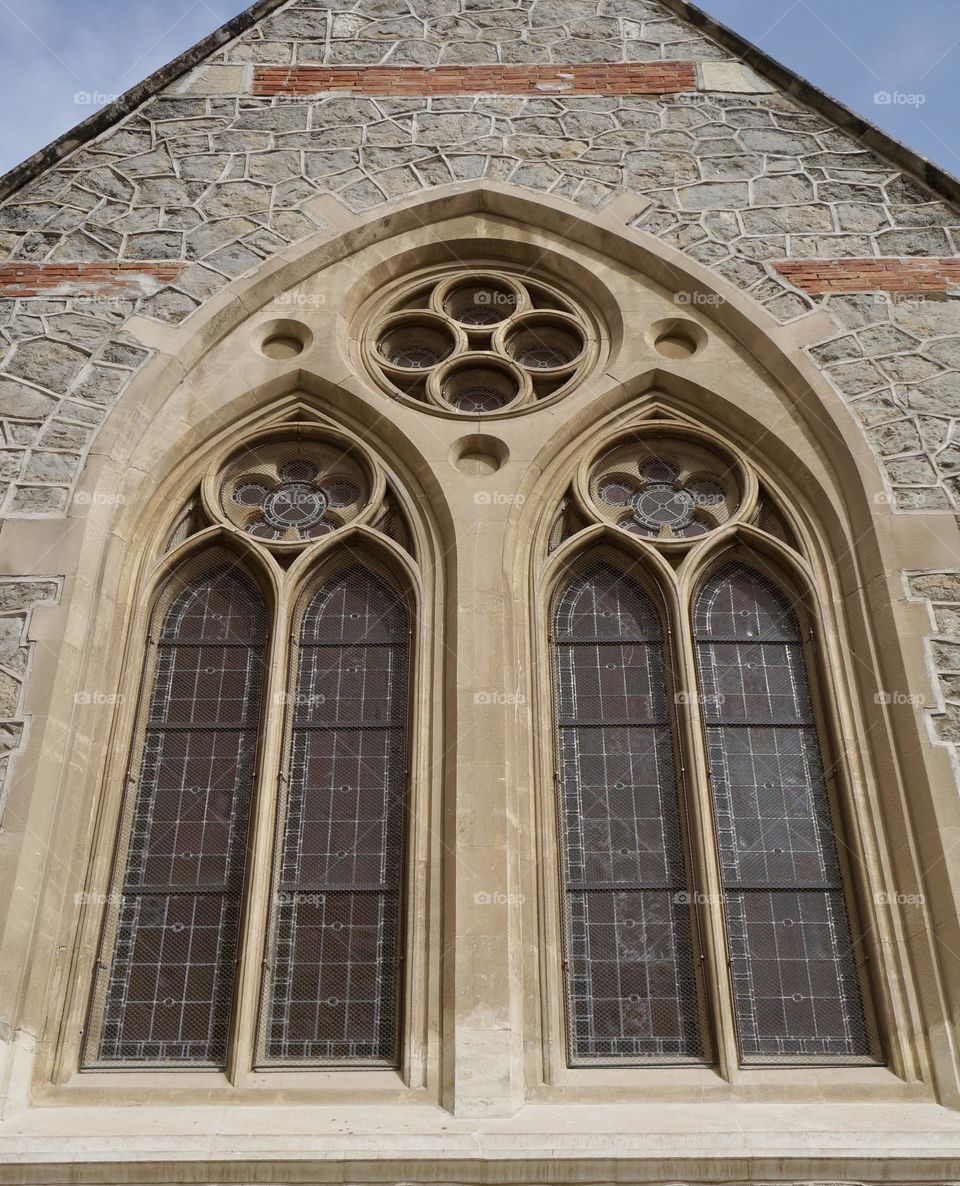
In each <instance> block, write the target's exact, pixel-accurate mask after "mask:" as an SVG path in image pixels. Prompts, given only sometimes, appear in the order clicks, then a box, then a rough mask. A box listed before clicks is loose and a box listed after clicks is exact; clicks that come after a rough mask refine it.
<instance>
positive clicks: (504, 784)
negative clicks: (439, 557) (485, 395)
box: [443, 467, 523, 1116]
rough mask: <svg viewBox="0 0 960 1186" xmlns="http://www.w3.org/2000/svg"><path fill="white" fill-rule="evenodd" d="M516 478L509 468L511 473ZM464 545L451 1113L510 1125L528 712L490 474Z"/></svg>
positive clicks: (455, 659) (451, 867) (453, 853)
mask: <svg viewBox="0 0 960 1186" xmlns="http://www.w3.org/2000/svg"><path fill="white" fill-rule="evenodd" d="M508 468H509V467H508ZM451 476H452V477H453V481H452V482H451V484H450V486H449V488H448V491H447V493H448V497H449V500H450V507H451V510H452V511H453V514H454V520H455V530H456V533H457V534H456V538H457V556H456V574H455V595H454V596H453V597H452V598H451V612H450V615H449V619H448V638H449V640H450V642H449V646H450V657H451V661H452V663H453V665H454V669H455V672H456V680H455V724H454V726H453V729H452V736H451V743H450V745H451V748H450V752H449V754H448V758H447V762H448V766H447V773H448V778H447V780H446V804H447V807H446V836H445V840H446V855H445V870H446V875H445V896H444V897H445V912H444V913H445V926H444V932H445V944H444V953H443V959H444V984H445V994H444V995H445V1019H444V1037H445V1041H444V1075H443V1083H444V1103H445V1105H446V1106H447V1107H448V1108H449V1109H450V1110H451V1111H452V1112H453V1113H454V1114H455V1115H457V1116H503V1115H510V1114H512V1113H513V1112H515V1111H516V1110H517V1109H518V1108H519V1107H521V1106H522V1103H523V1081H522V1073H523V1070H522V1068H523V1062H522V1034H521V1031H520V1018H521V1015H522V1011H521V1007H520V998H521V993H522V977H521V974H522V967H521V953H520V918H519V912H520V907H521V900H520V895H519V892H518V888H519V887H518V885H517V884H516V877H515V872H514V869H513V867H512V866H513V862H512V861H511V854H512V853H513V852H515V849H516V837H515V826H516V811H515V809H514V808H513V806H512V805H513V799H514V797H515V795H516V793H517V788H516V787H515V786H514V785H512V780H511V779H510V777H509V774H510V771H509V763H508V753H509V746H510V737H511V735H512V734H511V731H512V730H516V728H517V727H518V722H517V720H516V714H517V712H518V711H520V708H519V706H518V703H517V699H518V698H517V696H516V695H511V693H510V692H509V690H508V689H509V688H510V686H511V682H512V683H513V686H516V682H517V677H516V675H515V674H513V673H511V672H510V671H509V670H508V656H509V654H510V647H509V646H508V639H509V636H510V633H511V632H510V620H509V615H510V599H509V593H508V586H507V579H506V574H505V571H504V539H505V534H506V529H507V521H508V517H509V509H510V505H511V504H512V499H506V500H505V499H504V494H503V492H504V488H505V486H509V485H511V484H512V483H511V482H509V481H505V480H504V477H505V475H504V474H503V472H501V473H498V474H497V475H496V487H495V489H496V494H495V495H494V493H493V487H492V484H490V483H489V482H488V483H487V484H486V485H485V479H484V476H482V475H473V474H470V475H465V474H463V473H460V474H457V475H451Z"/></svg>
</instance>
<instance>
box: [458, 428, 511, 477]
mask: <svg viewBox="0 0 960 1186" xmlns="http://www.w3.org/2000/svg"><path fill="white" fill-rule="evenodd" d="M509 456H510V450H509V449H508V448H507V446H506V443H505V442H504V441H501V440H500V439H499V438H498V437H493V436H487V435H485V434H483V433H473V434H471V435H470V436H465V437H461V438H460V439H459V440H458V441H454V443H453V445H451V447H450V464H451V465H452V466H453V468H454V469H457V470H459V471H460V472H461V473H462V474H475V475H483V474H495V473H496V472H497V470H498V469H500V468H501V467H502V466H503V465H504V464H505V462H506V461H507V459H508V457H509Z"/></svg>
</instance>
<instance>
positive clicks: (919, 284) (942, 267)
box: [773, 258, 960, 293]
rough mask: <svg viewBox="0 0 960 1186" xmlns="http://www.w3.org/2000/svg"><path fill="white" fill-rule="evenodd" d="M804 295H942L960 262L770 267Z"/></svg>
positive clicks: (806, 262)
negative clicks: (929, 293) (818, 293)
mask: <svg viewBox="0 0 960 1186" xmlns="http://www.w3.org/2000/svg"><path fill="white" fill-rule="evenodd" d="M773 266H774V267H775V268H776V269H777V271H778V272H779V273H780V274H781V275H782V276H784V277H785V278H786V279H787V280H789V281H790V282H791V284H795V285H796V287H797V288H802V289H803V290H804V292H821V293H823V292H825V293H830V292H945V291H946V290H947V289H948V288H955V287H957V286H958V285H960V259H957V258H951V259H935V258H931V259H790V260H780V261H778V262H777V263H775V264H774V265H773Z"/></svg>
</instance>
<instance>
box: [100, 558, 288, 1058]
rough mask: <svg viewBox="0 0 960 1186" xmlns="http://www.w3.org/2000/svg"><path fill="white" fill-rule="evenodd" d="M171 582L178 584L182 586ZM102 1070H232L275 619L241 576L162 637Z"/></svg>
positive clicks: (187, 605)
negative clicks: (245, 892)
mask: <svg viewBox="0 0 960 1186" xmlns="http://www.w3.org/2000/svg"><path fill="white" fill-rule="evenodd" d="M172 579H173V580H177V579H178V578H177V577H176V576H174V577H173V578H172ZM154 629H155V630H157V632H158V633H157V637H156V641H155V645H154V651H153V654H154V663H153V672H152V686H151V688H150V689H149V691H148V693H147V705H146V721H145V726H144V730H143V734H142V738H141V742H140V745H139V752H138V756H137V759H136V760H135V762H134V769H135V770H136V774H135V782H134V784H133V786H132V788H131V793H132V796H133V798H132V803H129V804H128V806H127V811H128V818H129V820H130V825H129V831H128V835H127V838H126V858H125V869H124V872H123V880H122V884H121V887H120V890H119V894H118V897H119V904H118V909H117V912H116V914H115V916H114V917H112V918H108V925H107V927H106V930H105V935H104V941H103V949H102V951H101V956H100V961H101V962H100V965H99V967H100V975H99V976H98V983H97V986H96V989H95V993H94V1005H93V1009H94V1011H95V1012H97V1013H98V1014H99V1016H98V1017H97V1024H95V1026H94V1029H95V1030H98V1031H99V1040H98V1042H97V1043H96V1046H95V1048H94V1049H88V1051H87V1061H88V1062H89V1063H94V1064H111V1063H135V1064H136V1063H150V1064H180V1063H201V1064H213V1065H217V1066H221V1065H223V1063H224V1061H225V1058H226V1046H227V1037H228V1034H229V1030H230V1014H231V1008H232V998H233V983H234V968H235V963H236V956H237V943H238V936H239V926H240V898H241V893H242V885H243V876H244V865H245V858H246V845H247V825H248V820H249V816H250V802H251V797H252V793H253V785H254V776H255V767H256V756H257V743H258V734H259V725H260V708H261V704H260V702H261V687H262V682H263V669H264V652H265V647H266V637H267V618H266V609H265V606H264V602H263V598H262V596H261V594H260V592H259V590H258V589H257V587H256V586H255V585H254V583H253V582H252V581H251V580H250V579H249V578H248V577H247V576H246V575H245V574H244V573H242V572H241V571H239V570H238V569H237V568H235V567H230V566H227V567H221V568H218V569H217V570H216V571H215V572H213V573H210V572H209V570H208V571H207V572H205V573H204V574H203V575H200V576H196V577H195V578H194V579H192V580H190V581H189V583H188V584H186V585H185V587H184V588H182V589H181V590H180V591H179V592H177V593H176V594H175V595H174V596H173V598H172V600H171V601H170V603H169V606H168V608H167V609H166V611H165V612H164V613H162V615H161V620H160V621H159V623H158V624H157V625H155V627H154Z"/></svg>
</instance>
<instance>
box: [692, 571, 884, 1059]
mask: <svg viewBox="0 0 960 1186" xmlns="http://www.w3.org/2000/svg"><path fill="white" fill-rule="evenodd" d="M696 637H697V654H698V664H699V670H700V692H701V701H702V703H703V712H704V720H705V723H706V733H707V748H708V758H709V763H710V771H711V779H712V784H713V798H714V814H715V819H716V827H717V842H718V847H719V854H720V863H721V872H722V877H723V886H724V896H725V905H726V914H727V932H728V941H729V945H730V960H731V971H732V978H733V991H734V997H735V1005H736V1012H737V1021H738V1025H739V1031H740V1045H741V1051H742V1054H743V1056H744V1058H745V1059H748V1060H749V1059H750V1058H753V1059H760V1060H763V1059H777V1060H782V1061H790V1060H797V1059H810V1058H821V1059H822V1058H830V1057H832V1056H847V1057H850V1056H868V1055H869V1053H870V1049H869V1042H868V1037H867V1030H866V1024H865V1017H864V1006H863V1001H862V997H861V991H860V986H859V978H858V974H857V967H856V960H855V953H854V947H853V942H852V937H851V932H850V923H849V920H848V917H847V911H846V906H845V901H844V891H843V881H842V877H841V873H840V866H839V862H838V860H837V847H836V840H835V835H834V827H833V822H832V816H831V809H830V802H829V798H828V795H827V790H826V786H825V782H824V771H823V761H822V756H821V752H820V743H819V739H818V732H817V727H816V723H815V721H814V718H813V714H812V708H811V699H810V690H809V685H808V679H807V673H806V669H805V665H804V658H803V646H802V642H801V635H800V624H799V621H798V619H797V616H796V614H795V613H794V611H793V609H792V608H791V606H790V603H789V601H788V600H787V598H786V596H785V595H784V594H783V592H782V591H781V590H779V589H778V588H776V587H775V586H774V585H773V584H771V583H770V582H769V581H768V580H767V579H766V578H764V577H762V576H761V575H760V574H758V573H756V572H754V571H752V570H751V569H749V568H746V567H745V566H743V565H731V566H728V567H726V568H724V569H722V570H721V571H720V572H718V573H717V574H716V575H715V576H714V577H713V578H712V579H711V580H710V581H709V582H708V583H707V584H706V585H705V587H704V588H703V590H702V592H701V593H700V595H699V597H698V600H697V606H696Z"/></svg>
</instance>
